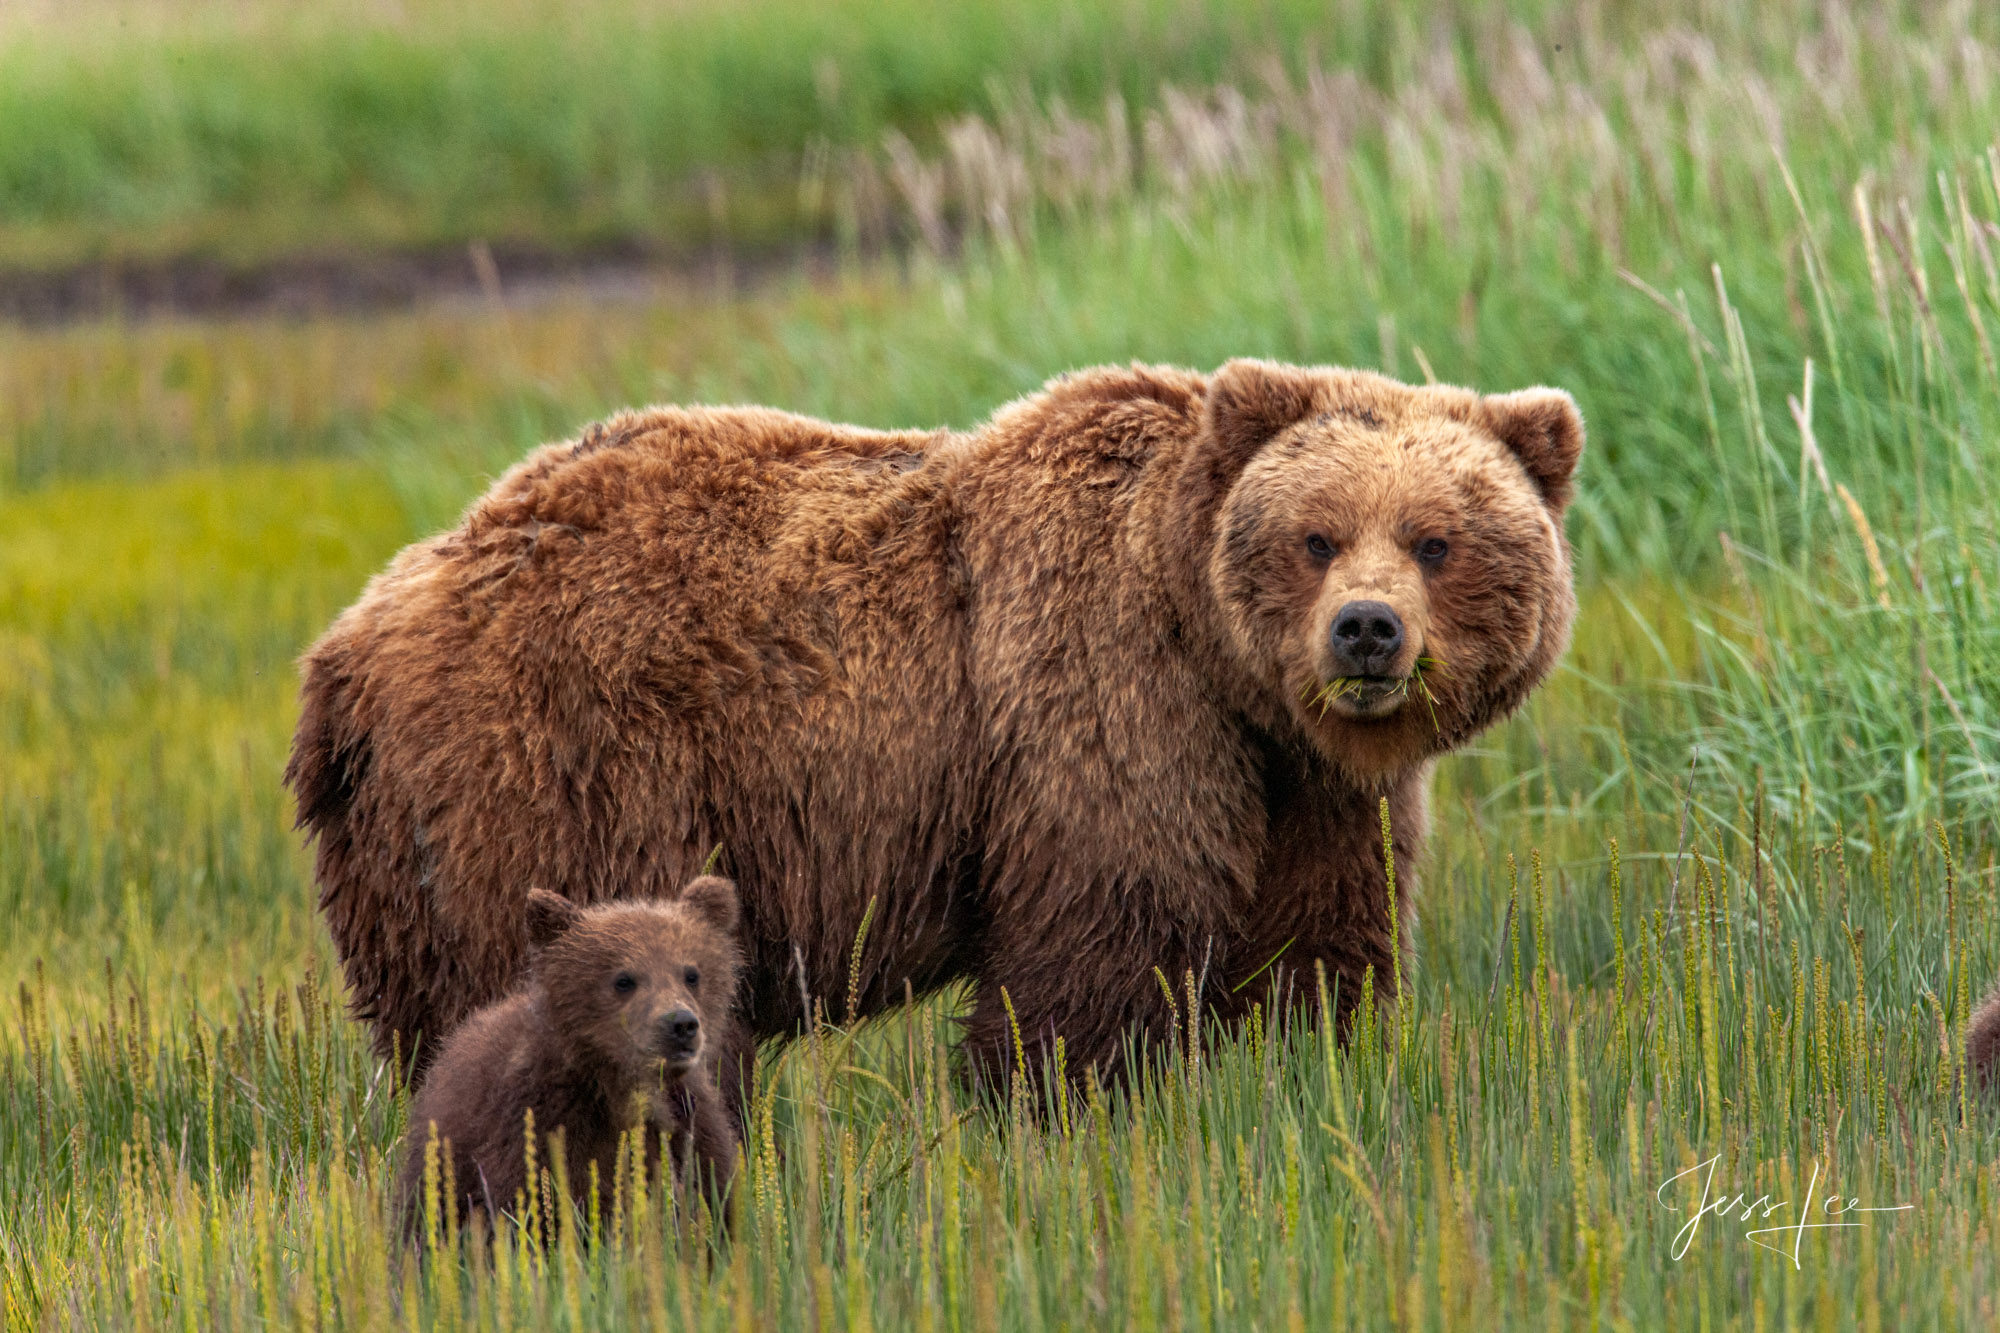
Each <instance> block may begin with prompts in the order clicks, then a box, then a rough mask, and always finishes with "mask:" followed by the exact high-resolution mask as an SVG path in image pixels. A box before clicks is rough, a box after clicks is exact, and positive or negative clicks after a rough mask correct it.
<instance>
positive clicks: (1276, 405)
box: [1202, 358, 1322, 485]
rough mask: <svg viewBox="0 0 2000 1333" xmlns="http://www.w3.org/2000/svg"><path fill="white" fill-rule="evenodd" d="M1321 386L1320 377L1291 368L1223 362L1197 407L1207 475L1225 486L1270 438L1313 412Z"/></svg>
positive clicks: (1271, 363)
mask: <svg viewBox="0 0 2000 1333" xmlns="http://www.w3.org/2000/svg"><path fill="white" fill-rule="evenodd" d="M1321 386H1322V377H1321V376H1318V375H1315V374H1313V373H1312V372H1311V371H1308V370H1301V369H1300V368H1299V367H1297V366H1281V365H1279V364H1278V363H1276V362H1275V361H1255V360H1250V359H1247V358H1244V359H1238V360H1235V361H1228V362H1224V363H1223V366H1222V369H1220V370H1218V371H1216V372H1215V374H1214V375H1213V376H1211V377H1210V378H1209V381H1208V400H1207V402H1206V403H1205V404H1204V405H1203V408H1202V425H1203V427H1204V433H1205V434H1206V435H1207V437H1208V438H1207V444H1208V453H1209V457H1208V459H1207V462H1208V466H1209V474H1210V477H1211V478H1212V479H1213V480H1214V481H1216V482H1219V483H1222V484H1224V485H1226V484H1227V483H1228V482H1229V481H1230V479H1232V478H1233V477H1235V475H1236V474H1237V473H1238V472H1241V471H1242V470H1243V466H1244V464H1246V463H1248V462H1249V461H1250V456H1251V455H1252V454H1254V453H1256V452H1257V450H1258V449H1259V448H1261V447H1263V445H1264V444H1265V443H1266V442H1267V441H1269V440H1270V438H1271V437H1272V436H1274V435H1276V434H1277V433H1278V432H1279V431H1282V430H1284V429H1285V428H1286V427H1287V426H1291V425H1295V424H1297V423H1298V422H1301V421H1304V420H1305V419H1306V418H1307V417H1310V416H1313V415H1315V414H1316V413H1318V412H1319V411H1320V402H1319V391H1320V388H1321Z"/></svg>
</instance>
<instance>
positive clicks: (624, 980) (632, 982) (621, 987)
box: [611, 972, 639, 995]
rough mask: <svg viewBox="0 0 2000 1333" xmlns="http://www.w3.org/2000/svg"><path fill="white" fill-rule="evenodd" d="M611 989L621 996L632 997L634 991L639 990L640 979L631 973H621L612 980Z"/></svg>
mask: <svg viewBox="0 0 2000 1333" xmlns="http://www.w3.org/2000/svg"><path fill="white" fill-rule="evenodd" d="M611 989H612V990H615V991H617V992H618V993H619V994H620V995H630V994H631V993H632V992H633V991H635V990H638V989H639V978H637V977H635V976H633V975H632V974H631V973H630V972H620V973H619V974H618V975H617V976H616V977H615V978H613V979H612V982H611Z"/></svg>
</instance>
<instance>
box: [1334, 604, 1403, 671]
mask: <svg viewBox="0 0 2000 1333" xmlns="http://www.w3.org/2000/svg"><path fill="white" fill-rule="evenodd" d="M1332 637H1333V660H1334V664H1335V665H1336V666H1338V667H1339V668H1340V673H1341V674H1342V675H1344V676H1383V675H1387V674H1388V672H1389V664H1390V663H1392V662H1394V661H1395V660H1396V654H1398V653H1400V652H1402V651H1403V618H1402V617H1401V616H1399V615H1397V614H1396V612H1395V610H1394V609H1393V608H1391V607H1390V606H1389V604H1388V603H1387V602H1349V603H1348V604H1347V605H1346V606H1343V607H1341V608H1340V613H1339V614H1338V615H1336V616H1334V618H1333V634H1332Z"/></svg>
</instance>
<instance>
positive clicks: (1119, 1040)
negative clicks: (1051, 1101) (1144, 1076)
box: [963, 923, 1214, 1107]
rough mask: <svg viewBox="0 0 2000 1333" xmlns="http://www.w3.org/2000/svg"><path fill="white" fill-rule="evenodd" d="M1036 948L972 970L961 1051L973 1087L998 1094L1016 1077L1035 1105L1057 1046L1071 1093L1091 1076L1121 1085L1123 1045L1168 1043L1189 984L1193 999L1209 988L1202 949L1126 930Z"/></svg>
mask: <svg viewBox="0 0 2000 1333" xmlns="http://www.w3.org/2000/svg"><path fill="white" fill-rule="evenodd" d="M1035 943H1037V944H1041V945H1044V946H1046V947H1043V948H1035V947H1030V948H1023V949H1017V950H1008V951H1005V952H1002V953H999V954H996V955H994V956H993V957H991V958H989V959H988V960H987V963H986V965H985V966H984V967H982V968H981V969H980V971H979V977H978V992H977V998H976V1001H975V1003H974V1006H973V1011H972V1016H971V1018H970V1019H968V1020H967V1022H966V1025H965V1037H964V1042H963V1047H964V1050H965V1053H966V1056H967V1059H968V1061H969V1062H970V1064H971V1068H972V1072H973V1077H974V1079H975V1080H976V1081H977V1082H978V1084H979V1085H980V1086H982V1087H986V1088H991V1089H995V1090H1004V1089H1006V1088H1008V1087H1009V1086H1011V1084H1012V1082H1013V1080H1014V1078H1015V1077H1016V1076H1017V1074H1019V1073H1022V1072H1025V1074H1026V1075H1027V1083H1028V1089H1029V1093H1030V1098H1031V1104H1035V1105H1037V1106H1038V1107H1039V1104H1040V1093H1041V1090H1042V1089H1043V1088H1044V1087H1045V1086H1046V1085H1047V1081H1048V1079H1049V1077H1050V1076H1052V1075H1053V1073H1054V1061H1055V1056H1056V1041H1057V1039H1058V1038H1060V1039H1061V1041H1062V1057H1063V1072H1064V1074H1065V1076H1066V1078H1067V1079H1068V1081H1069V1082H1070V1083H1071V1084H1072V1085H1075V1086H1081V1084H1082V1083H1083V1081H1084V1079H1085V1077H1086V1071H1087V1070H1091V1069H1095V1070H1096V1073H1097V1079H1098V1082H1099V1083H1100V1084H1103V1085H1106V1086H1108V1085H1110V1084H1113V1083H1117V1082H1120V1081H1122V1080H1123V1079H1124V1077H1125V1074H1126V1049H1127V1043H1128V1042H1129V1043H1130V1045H1131V1047H1132V1049H1133V1051H1134V1053H1135V1055H1137V1056H1138V1057H1139V1058H1144V1057H1145V1056H1146V1055H1147V1054H1149V1053H1150V1052H1151V1051H1152V1050H1154V1049H1155V1048H1156V1047H1157V1046H1158V1045H1159V1043H1160V1042H1161V1041H1163V1040H1167V1041H1171V1040H1172V1039H1173V1035H1174V1034H1173V1029H1174V1027H1175V1026H1176V1021H1177V1020H1178V1021H1179V1022H1181V1023H1185V1021H1186V1018H1187V1012H1186V1011H1187V989H1188V984H1189V983H1188V978H1189V977H1190V976H1192V977H1193V978H1194V984H1195V988H1196V992H1197V996H1198V998H1199V993H1200V990H1201V988H1202V987H1203V986H1204V985H1207V984H1210V983H1212V981H1213V978H1212V977H1209V976H1206V975H1205V973H1206V972H1207V963H1206V961H1205V960H1204V958H1203V957H1202V956H1201V955H1202V953H1203V952H1204V951H1203V950H1202V949H1200V948H1199V947H1190V946H1189V944H1188V943H1187V942H1184V941H1182V940H1179V939H1177V938H1175V937H1173V936H1171V935H1164V934H1155V935H1153V936H1152V937H1151V938H1148V937H1147V936H1146V934H1145V933H1143V932H1141V931H1140V930H1139V929H1138V928H1137V927H1136V925H1135V924H1133V923H1127V924H1126V925H1125V926H1124V927H1123V928H1121V929H1118V930H1115V931H1111V932H1108V933H1106V934H1104V935H1102V936H1096V937H1094V938H1090V939H1067V938H1065V936H1064V934H1063V933H1062V932H1061V931H1060V930H1056V929H1052V930H1050V931H1049V932H1047V933H1046V934H1045V935H1044V936H1043V937H1041V938H1040V939H1039V940H1037V941H1036V942H1035ZM1207 952H1208V953H1210V954H1211V955H1212V954H1213V952H1214V951H1213V950H1208V951H1207ZM1162 978H1165V981H1166V984H1165V985H1162ZM1168 987H1171V988H1172V992H1173V999H1172V1001H1171V1002H1170V1001H1169V999H1168V993H1167V992H1168Z"/></svg>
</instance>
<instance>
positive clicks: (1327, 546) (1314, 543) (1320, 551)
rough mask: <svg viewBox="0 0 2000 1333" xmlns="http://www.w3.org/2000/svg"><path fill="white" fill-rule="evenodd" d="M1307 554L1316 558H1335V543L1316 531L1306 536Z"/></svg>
mask: <svg viewBox="0 0 2000 1333" xmlns="http://www.w3.org/2000/svg"><path fill="white" fill-rule="evenodd" d="M1306 554H1307V555H1309V556H1311V557H1312V558H1313V559H1315V560H1331V559H1333V543H1332V542H1330V541H1328V540H1327V539H1326V538H1324V537H1322V536H1320V535H1319V534H1318V533H1317V532H1315V533H1314V534H1313V535H1312V536H1310V537H1308V538H1306Z"/></svg>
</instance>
